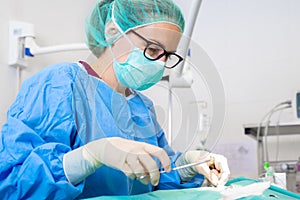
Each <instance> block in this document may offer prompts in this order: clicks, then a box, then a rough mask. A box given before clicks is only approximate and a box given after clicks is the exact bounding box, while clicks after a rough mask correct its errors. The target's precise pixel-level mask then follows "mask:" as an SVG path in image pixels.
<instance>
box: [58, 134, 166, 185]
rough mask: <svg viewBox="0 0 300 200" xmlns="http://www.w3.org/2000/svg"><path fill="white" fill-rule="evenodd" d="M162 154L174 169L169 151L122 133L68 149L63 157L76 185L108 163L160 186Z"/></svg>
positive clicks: (163, 164)
mask: <svg viewBox="0 0 300 200" xmlns="http://www.w3.org/2000/svg"><path fill="white" fill-rule="evenodd" d="M151 156H154V157H156V158H158V160H159V161H160V162H161V164H162V167H163V168H164V170H165V171H168V172H169V171H171V164H170V159H169V157H168V155H167V153H166V152H165V151H164V150H163V149H162V148H159V147H157V146H153V145H150V144H147V143H144V142H137V141H132V140H127V139H123V138H118V137H112V138H103V139H99V140H96V141H92V142H90V143H88V144H86V145H84V146H82V147H80V148H78V149H75V150H73V151H71V152H68V153H66V154H65V155H64V158H63V167H64V171H65V175H66V177H67V178H68V180H69V182H70V183H72V184H73V185H76V184H78V183H79V182H81V181H82V180H83V179H85V178H86V177H87V176H89V175H90V174H92V173H94V172H95V170H96V169H97V168H99V167H101V165H102V164H105V165H107V166H109V167H112V168H115V169H118V170H120V171H122V172H124V174H125V175H126V176H128V177H130V178H133V179H135V178H137V179H139V178H140V177H143V178H141V179H139V180H140V181H141V182H142V183H143V184H148V183H149V182H151V184H152V185H154V186H156V185H157V184H158V181H159V178H160V172H159V169H158V166H157V163H156V162H155V161H154V159H153V158H152V157H151Z"/></svg>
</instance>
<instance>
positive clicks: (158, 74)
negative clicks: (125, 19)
mask: <svg viewBox="0 0 300 200" xmlns="http://www.w3.org/2000/svg"><path fill="white" fill-rule="evenodd" d="M113 10H114V9H113ZM112 21H113V23H114V24H115V25H116V27H117V28H118V29H119V31H120V32H121V33H122V35H123V36H124V37H125V38H126V39H127V40H128V42H129V43H130V44H131V46H132V48H131V51H130V53H129V54H128V57H127V59H126V61H125V62H122V63H120V62H118V61H117V60H116V59H115V58H114V61H113V67H114V71H115V74H116V77H117V79H118V81H119V83H121V84H122V85H123V86H125V87H128V88H131V89H135V90H146V89H148V88H150V87H151V86H153V85H154V84H156V83H158V82H159V81H160V80H161V79H162V76H163V73H164V69H165V67H164V66H165V62H162V61H160V60H155V61H151V60H149V59H147V58H146V57H145V56H144V54H143V51H142V50H140V49H139V48H137V47H135V46H134V44H133V43H132V42H131V41H130V39H129V38H128V37H127V35H126V34H125V33H124V32H123V31H122V29H121V28H120V27H119V25H118V24H117V23H116V21H115V19H114V16H113V11H112Z"/></svg>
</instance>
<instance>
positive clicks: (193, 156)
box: [176, 150, 230, 186]
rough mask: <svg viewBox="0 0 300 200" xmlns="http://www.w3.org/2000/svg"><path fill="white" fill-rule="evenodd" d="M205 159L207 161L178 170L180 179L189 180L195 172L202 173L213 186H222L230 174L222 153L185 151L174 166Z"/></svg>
mask: <svg viewBox="0 0 300 200" xmlns="http://www.w3.org/2000/svg"><path fill="white" fill-rule="evenodd" d="M205 160H210V161H209V162H206V163H203V164H200V165H196V166H193V167H190V168H184V169H181V170H179V171H178V172H179V175H180V178H181V180H182V181H189V180H191V179H192V178H193V177H194V176H195V175H196V174H202V175H204V176H205V177H206V178H207V179H208V180H209V181H210V182H211V183H212V184H213V185H214V186H223V185H225V184H226V182H227V180H228V179H229V176H230V170H229V167H228V163H227V159H226V158H225V157H224V156H223V155H219V154H213V153H209V152H207V151H197V150H193V151H187V152H186V153H184V154H182V155H181V157H179V158H178V160H177V161H176V166H181V165H185V164H190V163H197V162H201V161H205Z"/></svg>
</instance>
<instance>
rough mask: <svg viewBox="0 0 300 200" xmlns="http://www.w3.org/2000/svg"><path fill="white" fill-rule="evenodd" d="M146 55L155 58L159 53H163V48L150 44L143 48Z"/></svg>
mask: <svg viewBox="0 0 300 200" xmlns="http://www.w3.org/2000/svg"><path fill="white" fill-rule="evenodd" d="M145 53H146V56H147V57H148V56H150V57H149V59H157V58H158V57H159V56H160V55H162V54H164V49H163V48H162V47H161V46H159V45H156V44H150V45H148V46H147V47H146V49H145Z"/></svg>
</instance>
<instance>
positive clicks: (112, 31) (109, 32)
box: [105, 22, 120, 44]
mask: <svg viewBox="0 0 300 200" xmlns="http://www.w3.org/2000/svg"><path fill="white" fill-rule="evenodd" d="M119 35H120V33H119V30H118V29H117V27H116V26H115V25H114V23H112V22H108V23H107V24H106V26H105V39H106V42H107V43H108V44H112V43H114V42H115V40H116V39H117V38H118V36H119Z"/></svg>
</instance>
